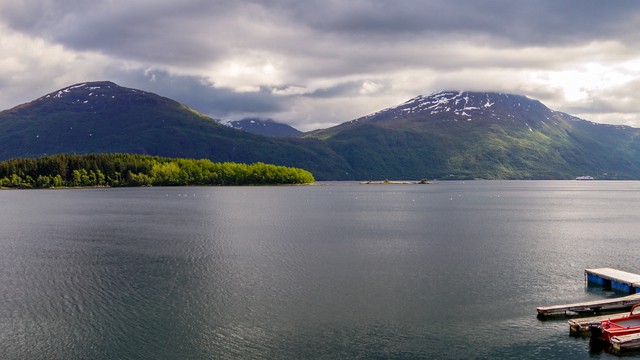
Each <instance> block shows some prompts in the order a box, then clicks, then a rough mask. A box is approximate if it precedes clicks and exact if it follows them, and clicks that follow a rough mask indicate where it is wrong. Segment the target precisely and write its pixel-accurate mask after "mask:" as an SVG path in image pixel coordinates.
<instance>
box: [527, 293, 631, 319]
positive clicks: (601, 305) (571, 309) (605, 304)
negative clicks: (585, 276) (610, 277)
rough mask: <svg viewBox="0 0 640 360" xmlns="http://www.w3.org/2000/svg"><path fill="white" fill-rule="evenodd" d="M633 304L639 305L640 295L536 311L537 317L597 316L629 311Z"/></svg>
mask: <svg viewBox="0 0 640 360" xmlns="http://www.w3.org/2000/svg"><path fill="white" fill-rule="evenodd" d="M635 304H640V294H633V295H628V296H623V297H619V298H614V299H603V300H594V301H585V302H579V303H573V304H564V305H553V306H540V307H537V308H536V310H537V311H538V316H557V315H574V314H576V313H592V314H598V313H600V312H608V311H615V310H622V309H629V308H631V307H632V306H633V305H635Z"/></svg>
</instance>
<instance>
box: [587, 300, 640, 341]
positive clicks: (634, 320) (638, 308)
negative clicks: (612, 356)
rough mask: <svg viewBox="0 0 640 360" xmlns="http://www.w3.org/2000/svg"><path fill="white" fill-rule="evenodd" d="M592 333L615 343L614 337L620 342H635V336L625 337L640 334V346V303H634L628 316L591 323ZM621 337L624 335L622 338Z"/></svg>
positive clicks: (639, 337)
mask: <svg viewBox="0 0 640 360" xmlns="http://www.w3.org/2000/svg"><path fill="white" fill-rule="evenodd" d="M589 330H591V334H592V335H593V336H596V337H598V338H600V339H602V340H604V341H606V342H609V343H611V344H612V345H614V347H615V346H616V345H615V344H614V340H613V339H614V338H616V337H617V338H618V339H617V340H615V342H617V343H618V344H620V343H622V342H630V343H635V337H626V338H625V337H623V336H627V335H636V334H637V335H639V336H638V345H639V346H640V304H637V305H634V306H633V307H632V308H631V311H630V312H629V315H627V316H621V317H618V318H614V319H609V320H603V321H598V322H593V323H591V324H589ZM620 337H623V338H622V339H620Z"/></svg>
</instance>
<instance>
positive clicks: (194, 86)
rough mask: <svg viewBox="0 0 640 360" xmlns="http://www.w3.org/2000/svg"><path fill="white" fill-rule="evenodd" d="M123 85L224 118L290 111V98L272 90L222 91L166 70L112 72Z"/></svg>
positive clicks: (195, 78)
mask: <svg viewBox="0 0 640 360" xmlns="http://www.w3.org/2000/svg"><path fill="white" fill-rule="evenodd" d="M108 74H109V75H108V76H109V77H110V79H113V81H115V82H116V83H118V84H119V85H121V86H126V87H132V88H137V89H141V90H145V91H149V92H154V93H157V94H158V95H161V96H165V97H168V98H171V99H174V100H176V101H179V102H181V103H183V104H185V105H187V106H189V107H191V108H193V109H195V110H198V111H200V112H202V113H205V114H209V115H212V116H213V117H215V118H218V119H222V118H226V117H228V116H233V115H234V114H240V113H241V114H264V113H278V112H280V111H283V110H284V109H286V107H287V106H286V105H287V104H286V101H287V99H286V98H283V97H278V96H274V95H272V94H271V92H270V91H269V90H268V89H262V90H261V91H259V92H248V93H238V92H234V91H233V90H230V89H225V88H218V87H215V85H214V84H212V83H209V82H208V81H207V80H205V79H203V78H198V77H195V76H179V75H171V74H169V73H167V72H166V71H162V70H146V71H145V70H142V69H138V70H129V71H125V72H122V71H121V70H118V69H111V70H110V71H108Z"/></svg>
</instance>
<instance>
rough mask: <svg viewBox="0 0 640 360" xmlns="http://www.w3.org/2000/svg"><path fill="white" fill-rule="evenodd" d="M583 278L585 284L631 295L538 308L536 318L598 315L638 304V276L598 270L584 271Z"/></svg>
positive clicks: (613, 270) (639, 301)
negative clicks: (578, 314)
mask: <svg viewBox="0 0 640 360" xmlns="http://www.w3.org/2000/svg"><path fill="white" fill-rule="evenodd" d="M584 276H585V280H586V281H587V283H593V284H598V285H602V286H603V287H604V288H605V289H609V290H616V291H621V292H625V293H627V294H631V295H627V296H623V297H619V298H613V299H602V300H594V301H585V302H580V303H573V304H563V305H553V306H540V307H538V308H536V310H537V311H538V316H542V317H545V316H558V315H560V316H562V315H575V314H577V313H583V314H584V313H592V314H599V313H601V312H611V311H616V310H623V309H628V308H631V307H632V306H633V305H635V304H640V275H638V274H633V273H630V272H626V271H622V270H617V269H611V268H599V269H586V270H585V271H584Z"/></svg>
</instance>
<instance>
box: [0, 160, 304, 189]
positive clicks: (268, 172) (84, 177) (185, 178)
mask: <svg viewBox="0 0 640 360" xmlns="http://www.w3.org/2000/svg"><path fill="white" fill-rule="evenodd" d="M313 181H314V178H313V175H312V174H311V173H310V172H308V171H306V170H302V169H298V168H291V167H285V166H276V165H269V164H263V163H255V164H238V163H214V162H212V161H210V160H206V159H201V160H194V159H174V158H163V157H157V156H148V155H135V154H91V155H67V154H61V155H52V156H43V157H40V158H21V159H12V160H7V161H4V162H1V163H0V186H1V187H14V188H50V187H75V186H110V187H118V186H151V185H155V186H172V185H261V184H306V183H311V182H313Z"/></svg>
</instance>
